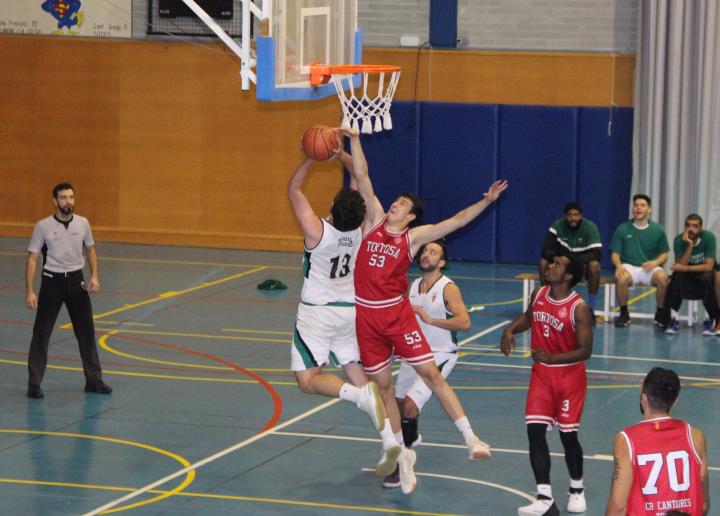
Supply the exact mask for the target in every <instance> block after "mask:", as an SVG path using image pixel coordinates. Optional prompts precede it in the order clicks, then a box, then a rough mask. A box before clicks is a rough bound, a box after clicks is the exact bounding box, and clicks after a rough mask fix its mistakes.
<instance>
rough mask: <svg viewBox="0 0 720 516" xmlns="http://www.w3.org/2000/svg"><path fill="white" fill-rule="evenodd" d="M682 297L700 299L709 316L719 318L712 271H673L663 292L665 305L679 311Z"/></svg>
mask: <svg viewBox="0 0 720 516" xmlns="http://www.w3.org/2000/svg"><path fill="white" fill-rule="evenodd" d="M683 299H702V302H703V306H704V307H705V311H706V312H707V313H708V315H709V316H710V318H711V319H715V320H716V321H717V320H718V318H720V313H718V306H717V298H716V297H715V284H714V276H713V273H712V271H710V272H673V273H672V276H670V284H669V285H668V289H667V293H666V294H665V306H667V307H668V308H672V309H673V310H675V311H679V310H680V305H681V304H682V300H683Z"/></svg>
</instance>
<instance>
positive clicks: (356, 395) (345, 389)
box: [339, 383, 360, 404]
mask: <svg viewBox="0 0 720 516" xmlns="http://www.w3.org/2000/svg"><path fill="white" fill-rule="evenodd" d="M339 396H340V399H341V400H347V401H352V402H353V403H355V404H357V402H358V400H359V399H360V389H358V388H357V387H355V386H354V385H350V384H349V383H344V384H343V386H342V387H340V394H339Z"/></svg>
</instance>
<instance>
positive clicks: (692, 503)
mask: <svg viewBox="0 0 720 516" xmlns="http://www.w3.org/2000/svg"><path fill="white" fill-rule="evenodd" d="M678 394H680V379H679V378H678V376H677V374H675V372H674V371H671V370H669V369H663V368H662V367H654V368H653V369H651V370H650V372H649V373H648V374H647V376H646V377H645V380H643V384H642V393H641V394H640V411H641V412H642V414H643V417H644V419H643V421H641V422H640V423H637V424H636V425H633V426H630V427H628V428H625V429H624V430H623V431H622V432H620V433H619V434H617V435H616V436H615V444H614V446H613V457H614V459H615V472H614V473H613V479H612V487H611V489H610V497H609V499H608V503H607V508H606V509H605V515H606V516H614V515H618V516H620V515H622V516H625V515H626V514H628V515H630V516H661V515H665V514H670V513H671V511H680V513H686V514H688V515H690V516H701V515H703V514H708V513H709V511H710V487H709V479H708V465H707V457H708V451H707V443H706V441H705V435H704V434H703V432H702V430H700V429H699V428H693V427H691V426H690V425H689V424H688V423H686V422H685V421H682V420H680V419H674V418H672V417H670V409H671V408H672V407H673V405H675V402H676V401H677V398H678ZM676 514H677V513H676Z"/></svg>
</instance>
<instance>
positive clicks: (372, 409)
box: [357, 382, 385, 432]
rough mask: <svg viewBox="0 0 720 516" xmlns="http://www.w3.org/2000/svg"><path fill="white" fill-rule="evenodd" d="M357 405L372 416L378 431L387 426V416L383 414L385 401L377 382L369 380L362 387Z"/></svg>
mask: <svg viewBox="0 0 720 516" xmlns="http://www.w3.org/2000/svg"><path fill="white" fill-rule="evenodd" d="M357 407H358V408H359V409H360V410H362V411H363V412H365V413H366V414H367V415H368V416H370V421H372V424H373V426H374V427H375V430H377V431H378V432H380V431H382V430H383V428H385V416H384V415H383V401H382V396H380V389H378V386H377V384H376V383H375V382H368V383H366V384H365V386H364V387H361V388H360V399H359V400H358V402H357Z"/></svg>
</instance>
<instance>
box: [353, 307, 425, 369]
mask: <svg viewBox="0 0 720 516" xmlns="http://www.w3.org/2000/svg"><path fill="white" fill-rule="evenodd" d="M355 312H356V316H355V327H356V329H357V332H356V333H357V340H358V347H359V348H360V359H361V360H362V363H363V367H364V368H365V371H366V372H367V373H368V374H377V373H379V372H380V371H382V370H383V369H385V368H386V367H388V366H389V365H390V363H391V362H392V359H393V356H397V357H398V358H400V359H401V360H403V361H404V362H406V363H408V364H410V365H419V364H424V363H425V362H433V361H434V360H435V358H434V357H433V354H432V350H431V349H430V345H429V344H428V342H427V340H426V339H425V335H423V332H422V330H421V329H420V325H419V324H418V322H417V319H416V318H415V312H414V311H413V309H412V306H411V305H410V301H408V299H407V298H403V300H402V302H401V303H400V304H398V305H395V306H390V307H388V308H367V307H364V306H361V305H356V306H355Z"/></svg>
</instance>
